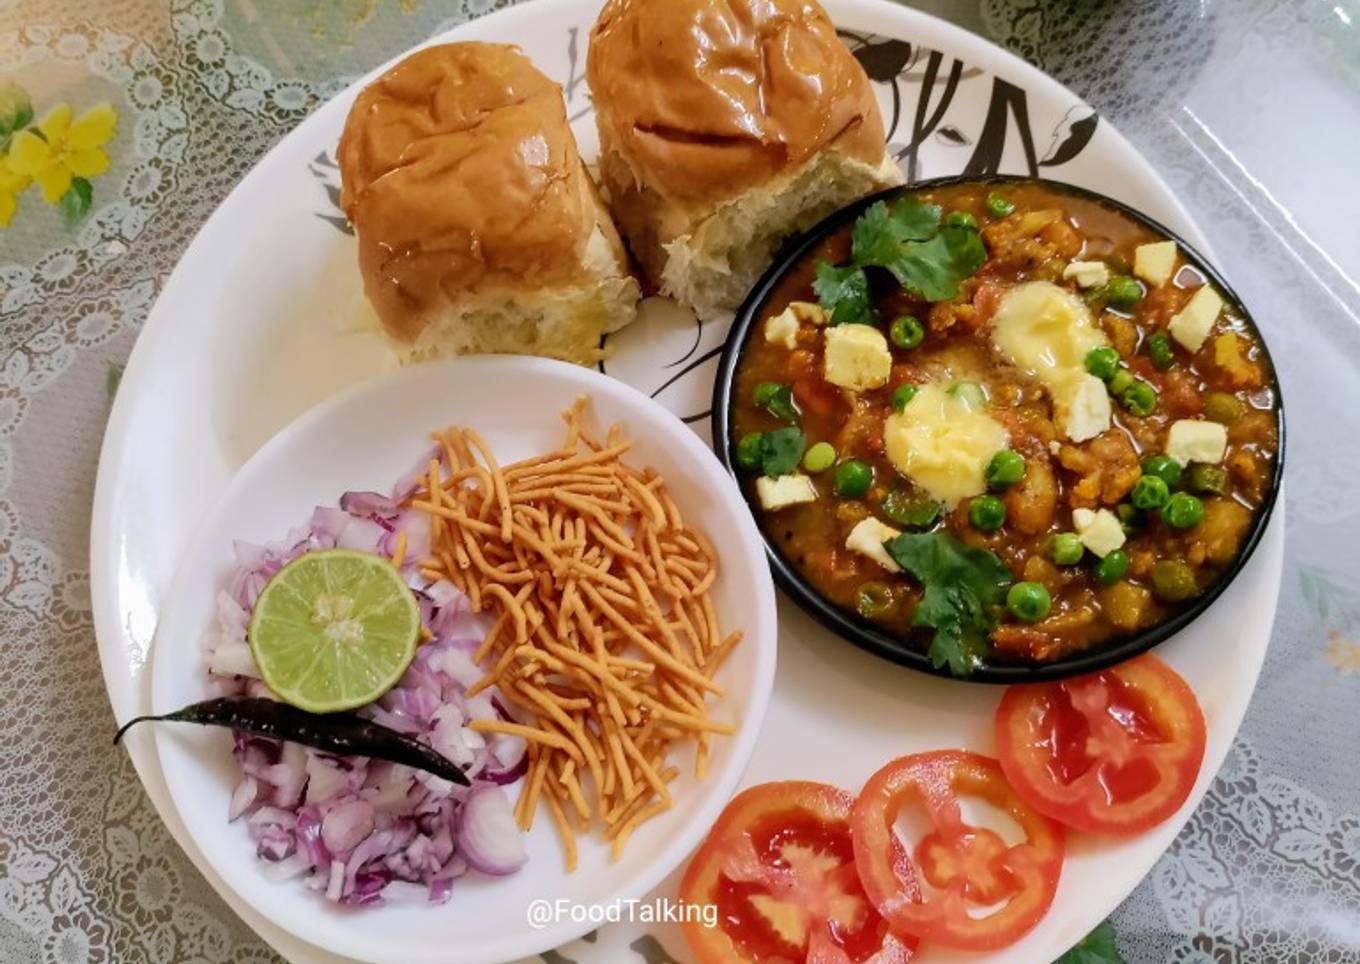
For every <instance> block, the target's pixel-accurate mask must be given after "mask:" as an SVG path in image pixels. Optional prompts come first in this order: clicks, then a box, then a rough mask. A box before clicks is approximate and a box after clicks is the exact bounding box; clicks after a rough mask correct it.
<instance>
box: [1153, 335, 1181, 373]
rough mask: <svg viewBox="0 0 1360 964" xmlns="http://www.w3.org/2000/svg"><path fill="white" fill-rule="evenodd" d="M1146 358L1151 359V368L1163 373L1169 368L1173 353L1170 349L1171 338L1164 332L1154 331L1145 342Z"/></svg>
mask: <svg viewBox="0 0 1360 964" xmlns="http://www.w3.org/2000/svg"><path fill="white" fill-rule="evenodd" d="M1147 350H1148V357H1149V358H1151V359H1152V364H1153V367H1155V368H1156V369H1157V370H1158V371H1159V372H1164V371H1166V370H1167V369H1168V368H1170V367H1171V362H1172V359H1173V357H1174V353H1173V352H1172V349H1171V337H1170V336H1169V335H1168V334H1167V333H1166V332H1164V331H1154V332H1153V333H1152V334H1150V335H1148V340H1147Z"/></svg>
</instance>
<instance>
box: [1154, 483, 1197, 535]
mask: <svg viewBox="0 0 1360 964" xmlns="http://www.w3.org/2000/svg"><path fill="white" fill-rule="evenodd" d="M1162 521H1163V522H1165V523H1166V524H1167V525H1169V526H1171V528H1173V529H1193V528H1194V527H1195V526H1197V525H1199V524H1200V523H1201V522H1203V521H1204V503H1203V502H1201V501H1200V500H1199V499H1197V498H1195V497H1194V496H1193V495H1190V494H1188V493H1186V492H1177V493H1176V494H1175V495H1173V496H1172V497H1171V498H1169V499H1167V500H1166V505H1164V506H1162Z"/></svg>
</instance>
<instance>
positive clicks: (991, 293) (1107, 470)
mask: <svg viewBox="0 0 1360 964" xmlns="http://www.w3.org/2000/svg"><path fill="white" fill-rule="evenodd" d="M732 392H733V395H732V405H731V429H732V444H733V451H732V456H733V461H734V462H735V464H736V465H737V467H738V471H739V472H741V473H742V474H743V476H744V483H745V485H746V486H747V490H748V495H749V496H750V497H751V501H752V505H753V506H754V507H755V508H756V511H757V515H758V517H759V519H760V522H761V525H762V526H763V528H764V530H765V532H766V535H767V537H768V538H769V539H770V541H771V542H772V543H773V544H774V545H775V546H777V547H778V549H779V550H780V552H781V553H782V554H783V556H784V557H785V558H786V559H787V560H788V561H789V562H790V563H791V564H792V565H793V566H794V567H796V569H797V570H798V571H799V572H801V573H802V575H803V576H804V577H805V579H806V580H807V581H808V582H810V583H811V584H812V585H813V586H814V587H815V588H816V590H817V591H819V592H820V593H821V594H823V595H824V596H825V597H826V598H828V599H829V600H831V601H832V602H833V603H835V604H837V605H838V606H840V607H842V608H844V609H847V610H850V611H853V612H856V613H858V614H859V615H860V616H861V617H863V619H865V620H868V621H870V622H871V623H873V624H875V625H876V626H877V627H878V628H880V629H882V630H884V631H887V632H889V633H892V634H895V635H900V636H902V637H903V638H904V639H909V640H911V641H912V642H914V643H915V644H917V645H920V646H923V647H926V648H927V652H928V654H929V656H930V658H931V660H932V662H933V664H934V665H935V666H936V667H937V668H938V667H945V666H947V667H948V668H949V669H950V670H951V671H952V672H953V673H955V674H957V675H966V674H968V673H969V672H971V671H972V669H974V668H975V667H976V666H978V665H981V664H982V663H1005V662H1017V661H1018V662H1037V663H1043V662H1049V661H1052V660H1056V659H1060V658H1063V657H1066V656H1068V655H1070V654H1072V653H1075V652H1078V651H1081V650H1086V649H1089V648H1092V647H1098V646H1101V645H1102V644H1104V643H1105V642H1106V641H1108V640H1111V639H1112V638H1114V637H1119V636H1126V635H1128V634H1132V633H1137V632H1139V631H1141V630H1144V629H1147V628H1149V627H1152V626H1154V625H1156V624H1158V623H1160V622H1162V621H1164V620H1166V619H1167V618H1169V617H1171V616H1172V615H1174V614H1175V613H1176V612H1178V611H1180V610H1182V609H1183V608H1185V607H1186V606H1188V605H1190V604H1191V601H1192V600H1194V599H1195V598H1196V597H1198V596H1200V595H1201V594H1203V593H1205V592H1206V591H1207V590H1208V589H1209V588H1210V587H1212V586H1213V585H1214V584H1215V583H1216V582H1217V581H1219V580H1220V579H1221V578H1223V577H1224V576H1225V574H1227V573H1228V571H1229V570H1230V569H1231V568H1232V567H1233V564H1234V561H1235V560H1236V559H1237V558H1238V556H1239V553H1240V552H1241V551H1242V550H1243V548H1244V545H1245V542H1246V540H1247V538H1248V535H1249V533H1250V532H1251V531H1252V529H1253V523H1254V521H1255V519H1256V517H1257V513H1258V512H1259V511H1260V510H1261V508H1262V507H1263V505H1264V504H1265V503H1266V502H1267V501H1268V499H1269V497H1270V495H1271V493H1272V490H1273V487H1274V485H1275V477H1276V469H1277V465H1276V463H1277V457H1278V448H1279V418H1278V406H1277V389H1276V387H1275V379H1274V373H1273V372H1272V370H1271V368H1270V365H1269V359H1268V357H1267V355H1266V352H1265V350H1264V348H1263V346H1262V345H1261V342H1260V340H1259V337H1258V335H1257V333H1256V331H1255V330H1254V328H1253V327H1252V326H1251V325H1250V324H1248V323H1247V322H1246V320H1245V319H1244V318H1243V316H1242V314H1241V313H1240V310H1239V309H1238V308H1237V307H1236V306H1235V305H1232V304H1229V303H1227V302H1226V301H1225V300H1224V297H1223V295H1222V293H1220V292H1219V291H1218V290H1216V289H1215V287H1214V286H1213V285H1212V284H1211V283H1208V282H1207V279H1206V278H1205V277H1204V276H1203V275H1202V274H1201V273H1200V272H1199V271H1198V270H1196V268H1195V267H1194V266H1193V265H1192V264H1190V263H1189V262H1188V261H1187V259H1186V256H1185V253H1184V252H1183V251H1182V250H1180V249H1179V248H1178V245H1177V243H1176V242H1175V241H1173V240H1167V239H1166V238H1164V237H1161V236H1159V235H1157V234H1155V233H1154V232H1153V231H1152V230H1151V229H1150V228H1149V227H1147V226H1145V225H1144V224H1143V223H1142V222H1141V221H1139V220H1137V219H1135V218H1133V217H1131V216H1130V215H1128V214H1126V213H1124V212H1123V211H1120V210H1118V209H1116V208H1114V207H1112V206H1107V205H1104V204H1102V203H1100V202H1099V201H1097V200H1095V199H1093V198H1090V197H1087V196H1085V195H1082V194H1078V193H1075V192H1070V193H1069V192H1066V191H1062V190H1060V189H1059V188H1058V187H1056V186H1053V185H1046V184H1042V183H1039V182H1027V181H1015V182H1001V183H993V184H981V185H978V184H972V185H968V184H962V185H952V186H946V187H941V188H938V189H935V190H928V191H925V192H918V193H904V194H899V195H896V196H895V197H893V198H892V199H890V200H888V201H887V202H884V201H878V202H876V203H874V204H872V205H870V206H869V207H867V208H866V209H865V210H864V211H863V213H862V214H861V215H860V216H859V217H858V218H857V219H856V220H855V221H854V222H853V223H852V224H848V225H846V226H844V227H842V228H840V229H838V230H836V231H834V232H832V233H831V234H829V235H827V236H826V237H825V238H824V239H823V240H822V241H821V242H820V243H819V244H818V245H817V247H816V248H815V249H814V250H812V251H811V252H810V253H809V254H808V255H807V256H806V257H804V258H803V259H802V261H801V262H800V263H799V264H797V265H795V266H793V268H792V270H790V271H789V272H788V273H787V274H786V275H785V277H784V278H782V279H781V281H780V282H779V283H778V285H777V286H776V288H775V289H774V290H773V291H772V294H771V296H770V297H769V298H768V299H767V301H766V303H765V305H764V307H763V309H762V311H761V314H760V316H759V317H758V318H757V319H756V322H755V323H754V324H753V325H752V326H751V328H750V329H749V333H748V338H747V343H746V345H745V346H744V349H743V351H742V354H741V357H740V360H739V362H738V368H737V371H736V376H735V381H734V384H733V388H732Z"/></svg>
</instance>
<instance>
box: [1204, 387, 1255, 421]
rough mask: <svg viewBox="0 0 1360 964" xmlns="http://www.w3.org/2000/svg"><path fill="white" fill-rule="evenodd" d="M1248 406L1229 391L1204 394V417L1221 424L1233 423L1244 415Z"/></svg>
mask: <svg viewBox="0 0 1360 964" xmlns="http://www.w3.org/2000/svg"><path fill="white" fill-rule="evenodd" d="M1246 408H1247V407H1246V406H1245V405H1243V404H1242V402H1241V401H1240V400H1239V399H1238V398H1237V397H1236V396H1233V395H1229V394H1228V393H1227V392H1210V393H1209V394H1208V395H1205V396H1204V417H1205V418H1207V419H1208V420H1209V421H1211V422H1218V423H1219V424H1220V425H1231V424H1232V423H1233V422H1235V421H1237V420H1238V419H1239V418H1241V417H1242V413H1243V412H1245V411H1246Z"/></svg>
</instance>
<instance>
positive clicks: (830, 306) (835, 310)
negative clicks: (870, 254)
mask: <svg viewBox="0 0 1360 964" xmlns="http://www.w3.org/2000/svg"><path fill="white" fill-rule="evenodd" d="M812 290H813V291H815V292H817V300H818V301H820V302H821V305H822V307H823V308H825V309H826V310H827V312H828V313H830V315H831V323H832V324H833V325H847V324H863V325H871V324H873V323H874V318H875V315H874V309H873V304H872V302H871V301H870V298H869V278H868V276H866V275H865V273H864V269H863V268H860V267H857V266H855V265H846V266H845V267H842V268H838V267H836V266H835V265H832V264H828V263H827V262H825V261H818V262H817V279H816V280H815V281H814V282H813V283H812Z"/></svg>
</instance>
